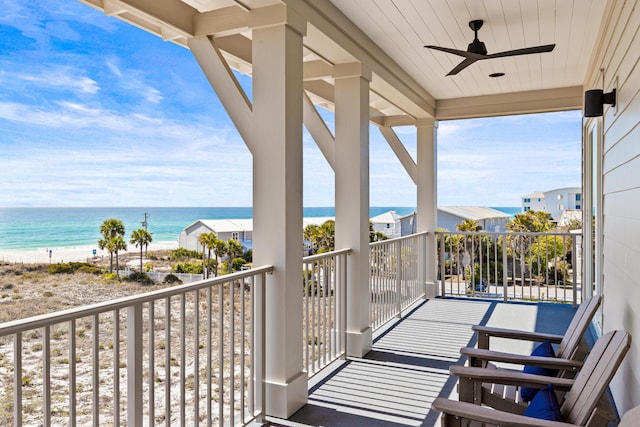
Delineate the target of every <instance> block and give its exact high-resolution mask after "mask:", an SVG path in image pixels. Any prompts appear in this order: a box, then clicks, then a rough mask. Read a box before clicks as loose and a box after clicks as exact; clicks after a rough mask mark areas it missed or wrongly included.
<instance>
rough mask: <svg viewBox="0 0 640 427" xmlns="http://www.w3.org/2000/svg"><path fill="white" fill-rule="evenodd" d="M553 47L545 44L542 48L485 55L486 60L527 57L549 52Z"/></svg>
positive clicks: (527, 48)
mask: <svg viewBox="0 0 640 427" xmlns="http://www.w3.org/2000/svg"><path fill="white" fill-rule="evenodd" d="M554 47H556V45H555V44H545V45H543V46H534V47H525V48H523V49H515V50H505V51H504V52H498V53H492V54H490V55H487V59H489V58H504V57H506V56H517V55H529V54H532V53H545V52H551V51H552V50H553V48H554Z"/></svg>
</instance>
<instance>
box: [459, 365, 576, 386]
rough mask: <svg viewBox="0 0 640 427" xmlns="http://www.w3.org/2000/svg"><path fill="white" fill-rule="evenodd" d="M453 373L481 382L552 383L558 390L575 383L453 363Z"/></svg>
mask: <svg viewBox="0 0 640 427" xmlns="http://www.w3.org/2000/svg"><path fill="white" fill-rule="evenodd" d="M449 372H451V375H455V376H457V377H458V378H460V380H461V381H462V379H464V380H465V381H472V382H481V383H493V384H505V385H517V386H521V387H531V388H544V387H546V386H547V385H548V384H552V385H553V388H554V389H556V390H558V391H569V390H570V389H571V386H572V385H573V383H574V380H573V379H568V378H558V377H547V376H544V375H535V374H525V373H523V372H518V371H509V370H506V369H486V368H473V367H468V366H457V365H453V366H451V367H450V368H449Z"/></svg>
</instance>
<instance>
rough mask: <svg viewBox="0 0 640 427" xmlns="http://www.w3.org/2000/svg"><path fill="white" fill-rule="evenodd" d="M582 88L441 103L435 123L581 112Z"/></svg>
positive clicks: (509, 94) (519, 93)
mask: <svg viewBox="0 0 640 427" xmlns="http://www.w3.org/2000/svg"><path fill="white" fill-rule="evenodd" d="M582 96H583V87H582V86H574V87H568V88H557V89H544V90H538V91H527V92H515V93H508V94H498V95H483V96H472V97H465V98H455V99H441V100H439V101H438V102H437V106H436V115H435V118H436V120H454V119H466V118H475V117H493V116H506V115H514V114H529V113H543V112H553V111H569V110H580V109H581V108H582Z"/></svg>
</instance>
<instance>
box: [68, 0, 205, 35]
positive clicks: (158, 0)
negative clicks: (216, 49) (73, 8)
mask: <svg viewBox="0 0 640 427" xmlns="http://www.w3.org/2000/svg"><path fill="white" fill-rule="evenodd" d="M80 1H82V2H83V3H86V4H88V5H91V6H93V7H95V8H98V9H102V10H103V11H104V13H105V14H109V15H115V16H118V17H122V18H123V19H125V20H128V21H130V22H131V23H133V24H134V25H139V26H141V27H143V28H145V29H146V30H147V31H151V32H153V31H152V30H151V28H152V27H155V28H157V29H158V30H159V29H160V28H162V27H165V26H168V27H171V28H172V32H176V33H178V34H180V35H181V37H189V36H193V34H194V31H193V18H194V16H195V15H196V14H197V13H198V11H197V10H196V9H194V8H192V7H191V6H189V5H187V4H186V3H184V2H182V1H176V0H154V1H145V0H80ZM127 14H130V15H132V17H131V19H130V18H127V17H125V15H127ZM133 16H135V18H133ZM140 20H144V21H146V22H147V23H149V24H152V25H143V24H142V23H141V22H140ZM160 32H161V31H155V33H156V34H158V35H160V36H161V34H160Z"/></svg>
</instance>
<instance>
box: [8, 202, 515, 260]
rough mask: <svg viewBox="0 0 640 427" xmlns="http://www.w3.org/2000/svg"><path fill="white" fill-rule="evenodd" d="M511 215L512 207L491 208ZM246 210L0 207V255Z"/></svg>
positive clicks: (327, 212)
mask: <svg viewBox="0 0 640 427" xmlns="http://www.w3.org/2000/svg"><path fill="white" fill-rule="evenodd" d="M494 209H497V210H500V211H503V212H506V213H508V214H509V215H511V216H513V215H515V214H517V213H520V208H517V207H496V208H494ZM389 210H395V211H396V212H397V213H398V214H399V215H407V214H409V213H411V212H413V211H414V210H415V208H414V207H388V206H378V207H371V208H370V210H369V213H370V215H369V216H370V217H374V216H376V215H379V214H381V213H384V212H387V211H389ZM252 212H253V210H252V208H250V207H216V208H205V207H202V208H157V207H156V208H0V250H5V251H15V250H20V251H21V250H34V249H44V248H51V247H56V248H67V247H78V246H87V245H96V244H97V241H98V240H99V239H100V238H101V236H100V225H101V224H102V223H103V222H104V220H106V219H109V218H117V219H119V220H121V221H122V222H123V224H124V226H125V230H126V238H127V239H128V237H129V236H130V234H131V232H132V231H133V230H135V229H138V228H141V227H142V221H144V218H145V214H146V215H147V229H148V230H149V231H150V232H151V233H152V236H153V241H154V243H162V242H177V240H178V236H179V235H180V232H181V231H182V230H183V229H184V228H185V227H187V226H188V225H190V224H192V223H194V222H195V221H197V220H199V219H248V218H251V217H252ZM304 216H305V217H327V216H335V208H333V207H309V208H304Z"/></svg>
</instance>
